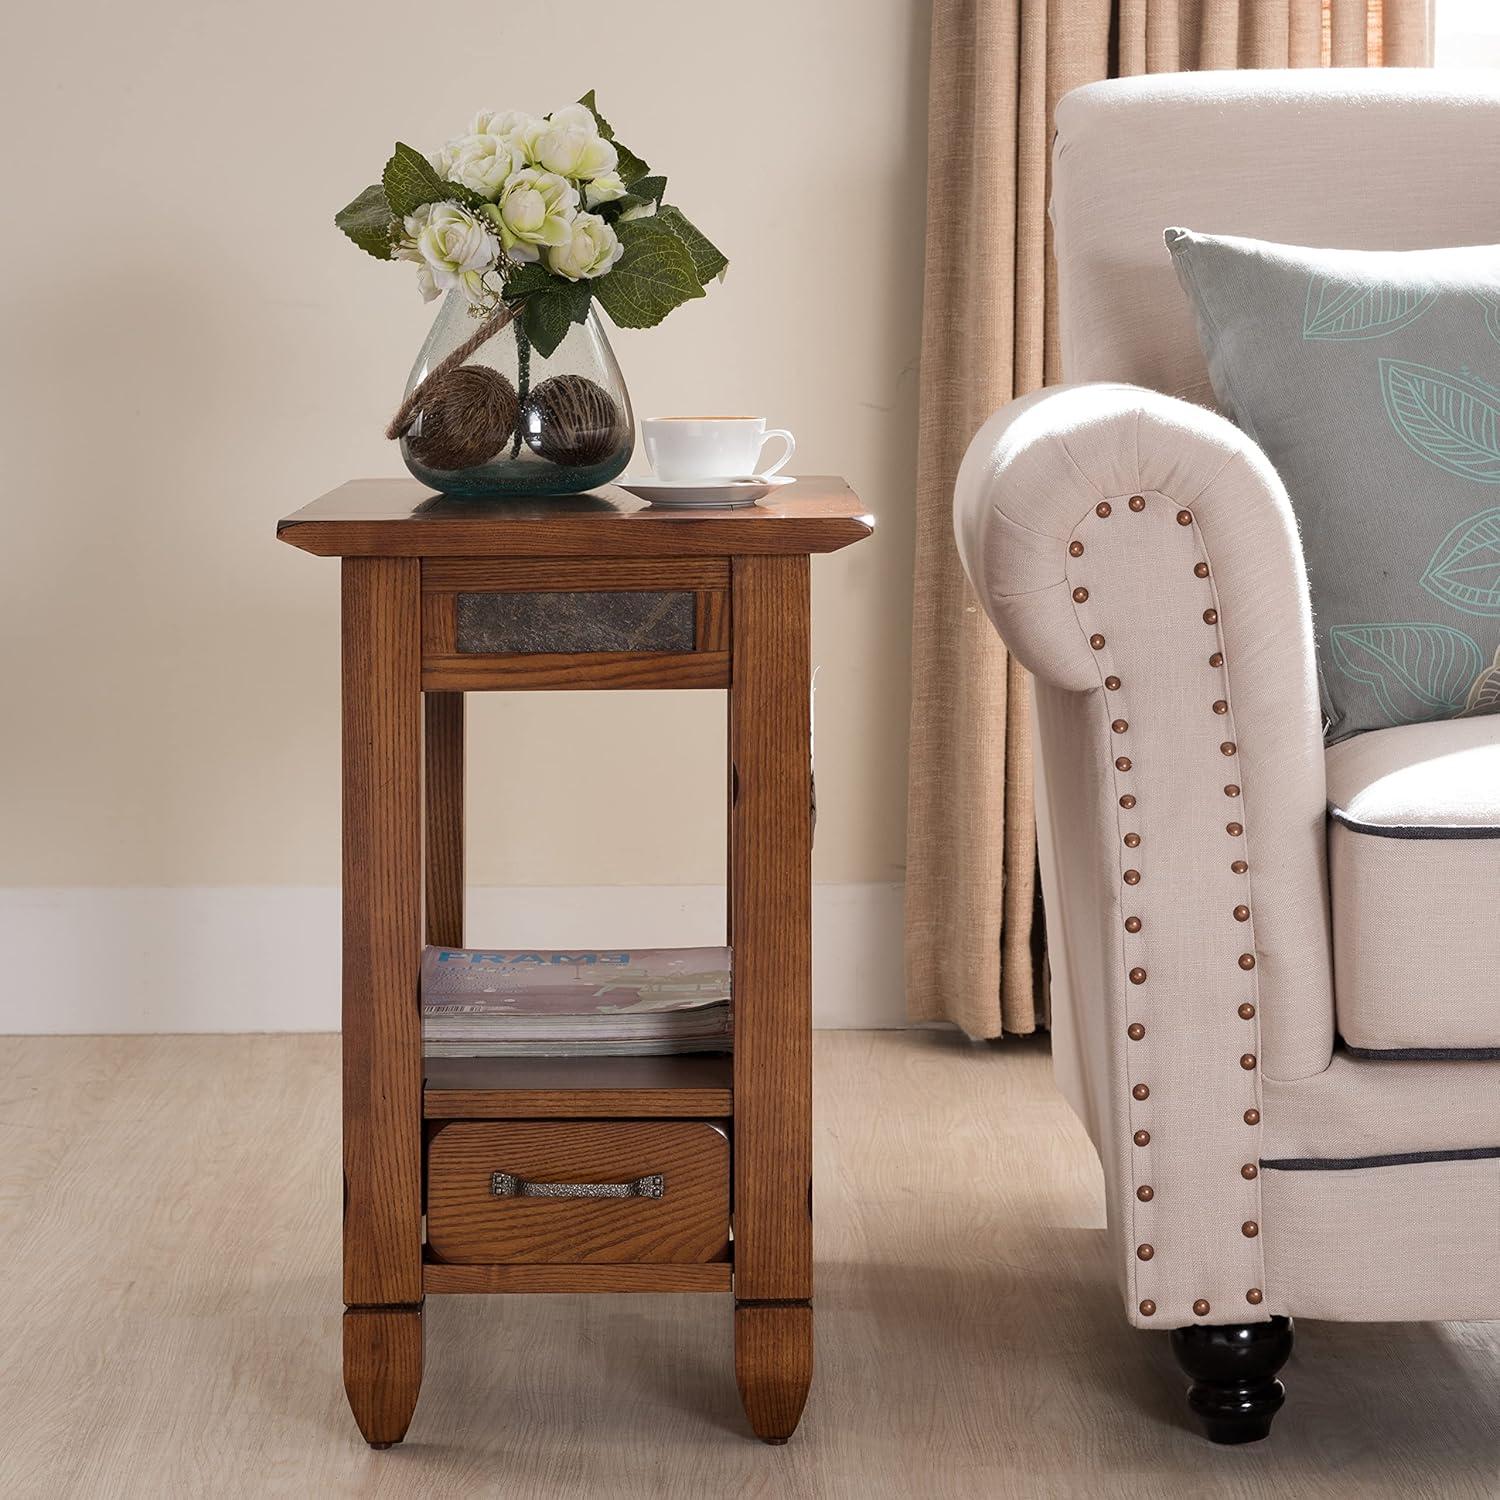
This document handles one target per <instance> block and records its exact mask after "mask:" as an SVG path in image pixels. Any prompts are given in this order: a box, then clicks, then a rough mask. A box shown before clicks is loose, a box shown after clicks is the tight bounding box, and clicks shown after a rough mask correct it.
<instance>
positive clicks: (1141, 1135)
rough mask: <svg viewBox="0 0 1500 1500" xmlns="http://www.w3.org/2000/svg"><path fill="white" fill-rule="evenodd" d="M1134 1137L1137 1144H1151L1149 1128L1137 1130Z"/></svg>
mask: <svg viewBox="0 0 1500 1500" xmlns="http://www.w3.org/2000/svg"><path fill="white" fill-rule="evenodd" d="M1134 1139H1135V1143H1136V1145H1137V1146H1149V1145H1150V1144H1151V1132H1150V1131H1149V1130H1137V1131H1136V1133H1135V1137H1134Z"/></svg>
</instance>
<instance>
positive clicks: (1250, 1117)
mask: <svg viewBox="0 0 1500 1500" xmlns="http://www.w3.org/2000/svg"><path fill="white" fill-rule="evenodd" d="M1245 1124H1247V1125H1259V1124H1260V1111H1259V1110H1258V1109H1247V1110H1246V1111H1245Z"/></svg>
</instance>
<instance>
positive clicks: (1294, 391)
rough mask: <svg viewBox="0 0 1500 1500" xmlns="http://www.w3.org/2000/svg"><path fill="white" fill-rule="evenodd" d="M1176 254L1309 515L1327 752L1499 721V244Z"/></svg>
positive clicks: (1249, 417) (1199, 240) (1224, 368)
mask: <svg viewBox="0 0 1500 1500" xmlns="http://www.w3.org/2000/svg"><path fill="white" fill-rule="evenodd" d="M1167 245H1168V248H1169V250H1170V251H1171V255H1172V261H1173V264H1174V266H1175V267H1176V270H1177V275H1178V278H1179V280H1180V281H1181V282H1182V285H1183V288H1184V289H1185V290H1186V292H1187V294H1188V296H1189V298H1190V300H1191V301H1192V304H1193V309H1194V312H1195V314H1196V317H1197V322H1198V335H1199V339H1200V341H1201V342H1202V345H1203V352H1204V355H1205V357H1206V359H1207V361H1208V372H1209V377H1210V379H1211V380H1212V382H1213V388H1214V394H1215V396H1216V397H1217V399H1218V401H1219V404H1220V405H1221V406H1222V407H1223V409H1224V410H1225V411H1226V412H1227V413H1228V414H1229V415H1230V416H1231V417H1233V419H1234V420H1235V421H1236V422H1238V423H1239V425H1240V426H1241V427H1242V428H1244V430H1245V431H1246V432H1247V433H1248V434H1249V435H1250V436H1251V437H1252V438H1254V439H1255V441H1256V442H1257V443H1259V444H1260V446H1261V447H1262V448H1263V449H1264V450H1265V452H1266V454H1267V456H1268V457H1269V458H1270V460H1271V462H1272V463H1273V464H1274V465H1275V466H1276V470H1277V472H1278V473H1279V474H1280V475H1281V478H1282V480H1283V482H1284V483H1285V484H1286V487H1287V493H1288V494H1289V495H1290V496H1291V501H1292V507H1293V509H1294V510H1295V512H1296V514H1297V522H1298V526H1299V529H1300V531H1301V534H1302V547H1303V552H1304V555H1305V557H1306V560H1307V571H1308V582H1309V585H1310V587H1311V589H1312V603H1313V630H1314V637H1315V641H1316V645H1317V650H1318V680H1319V682H1320V684H1321V691H1322V695H1323V711H1324V719H1325V728H1326V731H1327V734H1328V737H1329V738H1330V739H1331V740H1338V739H1345V738H1347V737H1348V736H1349V735H1352V734H1359V733H1362V732H1364V731H1366V730H1370V729H1381V728H1386V727H1388V726H1390V725H1395V724H1412V723H1420V722H1424V721H1427V720H1433V719H1443V718H1451V717H1453V716H1455V715H1459V714H1466V715H1467V714H1487V713H1500V490H1497V488H1496V486H1500V245H1481V246H1461V247H1455V248H1446V249H1437V250H1410V251H1389V250H1321V249H1309V248H1304V247H1302V246H1297V245H1277V244H1271V243H1269V242H1267V241H1262V240H1249V239H1240V238H1235V237H1231V236H1228V235H1207V234H1198V233H1195V232H1193V231H1191V230H1185V229H1169V230H1168V231H1167Z"/></svg>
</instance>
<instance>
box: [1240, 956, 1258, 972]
mask: <svg viewBox="0 0 1500 1500" xmlns="http://www.w3.org/2000/svg"><path fill="white" fill-rule="evenodd" d="M1254 967H1255V955H1254V954H1253V953H1242V954H1240V968H1242V969H1253V968H1254Z"/></svg>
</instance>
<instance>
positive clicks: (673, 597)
mask: <svg viewBox="0 0 1500 1500" xmlns="http://www.w3.org/2000/svg"><path fill="white" fill-rule="evenodd" d="M872 525H873V523H872V520H871V518H870V517H869V516H868V515H867V514H865V513H864V511H863V510H862V508H861V506H860V505H859V502H858V501H857V500H856V499H855V497H854V496H853V495H852V494H851V493H850V491H849V489H848V487H847V486H846V485H845V484H844V482H843V481H842V480H838V479H799V480H798V481H797V482H796V483H795V484H793V485H788V486H787V487H786V488H784V489H782V490H779V491H778V492H777V494H776V497H775V498H774V499H773V500H772V501H770V502H768V503H763V504H760V505H755V506H751V507H748V508H746V509H742V510H715V511H693V512H687V513H684V512H681V511H670V510H656V509H652V508H650V507H648V506H646V505H644V504H643V503H642V502H640V501H638V500H635V499H633V498H631V497H630V496H627V495H625V494H624V492H623V491H619V490H615V489H607V490H603V491H600V492H597V493H594V494H588V495H578V496H573V497H570V498H566V499H560V500H541V499H537V500H518V501H489V502H481V501H465V500H458V499H452V498H446V497H439V496H435V495H433V494H432V493H431V492H430V491H428V490H426V489H424V488H423V487H422V486H420V485H419V484H417V483H416V482H415V481H412V480H398V479H367V480H356V481H354V482H353V483H350V484H345V485H342V486H341V487H340V488H338V489H336V490H333V491H332V492H331V493H329V494H327V495H324V496H323V497H322V498H321V499H319V500H315V501H314V502H313V503H312V504H311V505H308V506H306V507H304V508H303V509H302V510H299V511H298V512H297V513H296V514H295V515H292V516H288V517H287V518H286V519H284V520H283V521H281V522H280V523H279V525H278V527H277V534H278V536H279V537H280V539H281V540H282V541H285V542H289V543H291V545H292V546H294V547H299V548H301V549H303V550H304V551H307V552H311V553H314V554H316V555H318V556H320V557H339V558H342V559H343V569H342V574H343V581H342V587H343V609H342V620H343V630H342V636H343V828H344V832H343V1098H344V1104H343V1143H344V1144H343V1155H344V1304H345V1313H344V1320H343V1330H344V1332H343V1347H344V1355H343V1357H344V1388H345V1391H346V1392H347V1394H348V1397H349V1404H350V1406H351V1407H352V1409H353V1412H354V1419H355V1421H356V1422H357V1423H358V1425H359V1430H360V1432H361V1433H362V1434H363V1435H364V1437H365V1439H366V1441H367V1442H369V1444H370V1445H371V1446H372V1447H376V1448H384V1447H389V1446H390V1445H391V1444H393V1443H398V1442H400V1441H401V1439H402V1438H403V1437H404V1436H405V1434H406V1429H407V1425H408V1423H409V1422H410V1420H411V1416H412V1412H413V1410H414V1409H415V1407H416V1403H417V1394H418V1391H419V1389H420V1386H421V1381H422V1359H423V1336H422V1309H423V1304H424V1299H425V1298H426V1297H427V1296H428V1295H429V1294H431V1295H445V1294H453V1293H503V1292H717V1293H720V1294H724V1293H732V1295H733V1298H734V1362H735V1377H736V1381H737V1383H738V1386H739V1390H740V1395H741V1398H742V1400H743V1402H744V1407H745V1412H746V1414H747V1416H748V1418H749V1421H750V1426H751V1427H752V1429H753V1430H754V1432H755V1433H756V1435H757V1436H758V1437H760V1438H762V1439H763V1440H765V1441H766V1442H773V1443H775V1442H785V1441H786V1439H787V1438H788V1437H790V1436H791V1434H792V1432H793V1431H794V1429H795V1428H796V1426H797V1422H798V1419H799V1418H800V1416H801V1413H802V1407H803V1403H804V1402H805V1400H806V1397H807V1391H808V1386H809V1384H810V1382H811V1379H812V1140H811V1133H812V1066H811V1063H812V1056H811V1046H812V1036H811V988H812V945H811V931H810V927H811V896H812V875H811V853H812V822H813V816H812V786H811V759H810V752H811V744H810V735H811V723H810V703H809V690H810V665H809V572H810V569H809V558H810V555H811V554H812V553H817V552H832V551H835V550H837V549H838V548H841V547H845V546H847V545H849V544H850V543H851V542H857V541H859V540H861V539H862V538H863V537H866V536H868V535H869V534H870V531H871V529H872ZM541 688H555V689H579V688H611V689H620V688H724V689H727V690H728V691H727V695H726V696H727V698H728V711H729V740H728V744H729V775H728V819H729V871H728V886H729V899H728V913H727V929H728V942H729V945H730V947H731V949H732V952H733V1007H734V1039H733V1052H732V1054H725V1055H714V1054H709V1055H688V1056H666V1057H659V1056H653V1057H618V1058H427V1059H424V1057H423V1055H422V1018H421V1009H420V994H419V980H418V975H419V965H420V959H421V952H422V945H423V942H424V940H425V941H426V942H428V943H432V944H437V945H441V946H445V947H453V948H457V947H462V946H463V943H464V694H465V693H469V692H489V691H505V690H516V689H541ZM518 1183H519V1184H521V1186H522V1187H523V1188H524V1187H527V1186H530V1187H532V1188H534V1189H535V1190H536V1192H535V1195H534V1196H522V1195H520V1194H518V1193H517V1191H516V1186H515V1185H516V1184H518ZM642 1183H647V1184H650V1185H651V1186H650V1187H648V1188H647V1189H642V1187H641V1184H642ZM502 1187H503V1188H504V1191H502Z"/></svg>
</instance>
